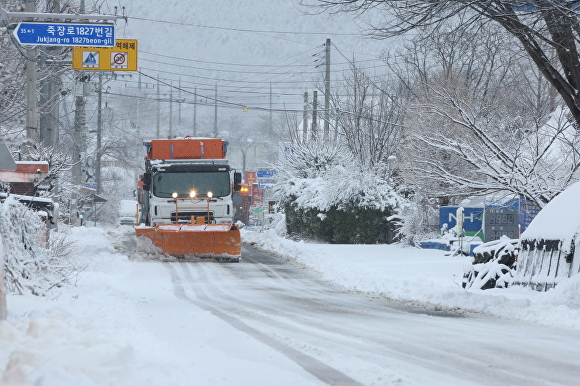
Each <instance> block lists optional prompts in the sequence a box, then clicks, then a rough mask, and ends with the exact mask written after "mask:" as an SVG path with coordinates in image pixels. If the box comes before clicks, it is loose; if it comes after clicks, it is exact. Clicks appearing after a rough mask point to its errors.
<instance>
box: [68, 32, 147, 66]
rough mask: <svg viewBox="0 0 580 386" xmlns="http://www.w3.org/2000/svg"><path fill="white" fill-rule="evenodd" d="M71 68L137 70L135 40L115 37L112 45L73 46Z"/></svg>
mask: <svg viewBox="0 0 580 386" xmlns="http://www.w3.org/2000/svg"><path fill="white" fill-rule="evenodd" d="M72 68H73V70H97V71H137V40H136V39H116V40H115V46H114V47H73V53H72Z"/></svg>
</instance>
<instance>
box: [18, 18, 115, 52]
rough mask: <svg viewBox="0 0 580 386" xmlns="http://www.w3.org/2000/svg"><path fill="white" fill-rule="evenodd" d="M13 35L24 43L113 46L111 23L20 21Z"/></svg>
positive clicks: (113, 35)
mask: <svg viewBox="0 0 580 386" xmlns="http://www.w3.org/2000/svg"><path fill="white" fill-rule="evenodd" d="M14 36H16V39H18V41H19V42H20V44H24V45H45V46H87V47H114V46H115V26H114V25H113V24H72V23H36V22H21V23H19V24H18V27H16V29H15V30H14Z"/></svg>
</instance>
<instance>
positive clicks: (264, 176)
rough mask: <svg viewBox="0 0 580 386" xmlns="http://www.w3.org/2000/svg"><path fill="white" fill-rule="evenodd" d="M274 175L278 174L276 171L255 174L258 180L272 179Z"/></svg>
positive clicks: (260, 171)
mask: <svg viewBox="0 0 580 386" xmlns="http://www.w3.org/2000/svg"><path fill="white" fill-rule="evenodd" d="M276 174H278V172H277V171H276V170H258V171H257V172H256V177H258V178H272V177H274V176H275V175H276Z"/></svg>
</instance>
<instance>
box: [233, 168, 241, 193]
mask: <svg viewBox="0 0 580 386" xmlns="http://www.w3.org/2000/svg"><path fill="white" fill-rule="evenodd" d="M241 189H242V173H240V172H235V173H234V192H239V191H240V190H241Z"/></svg>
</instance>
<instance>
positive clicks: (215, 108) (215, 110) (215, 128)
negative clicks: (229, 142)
mask: <svg viewBox="0 0 580 386" xmlns="http://www.w3.org/2000/svg"><path fill="white" fill-rule="evenodd" d="M217 96H218V94H217V83H216V84H215V99H214V102H215V107H214V118H213V137H214V138H217V137H218V126H217V114H218V112H217Z"/></svg>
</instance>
